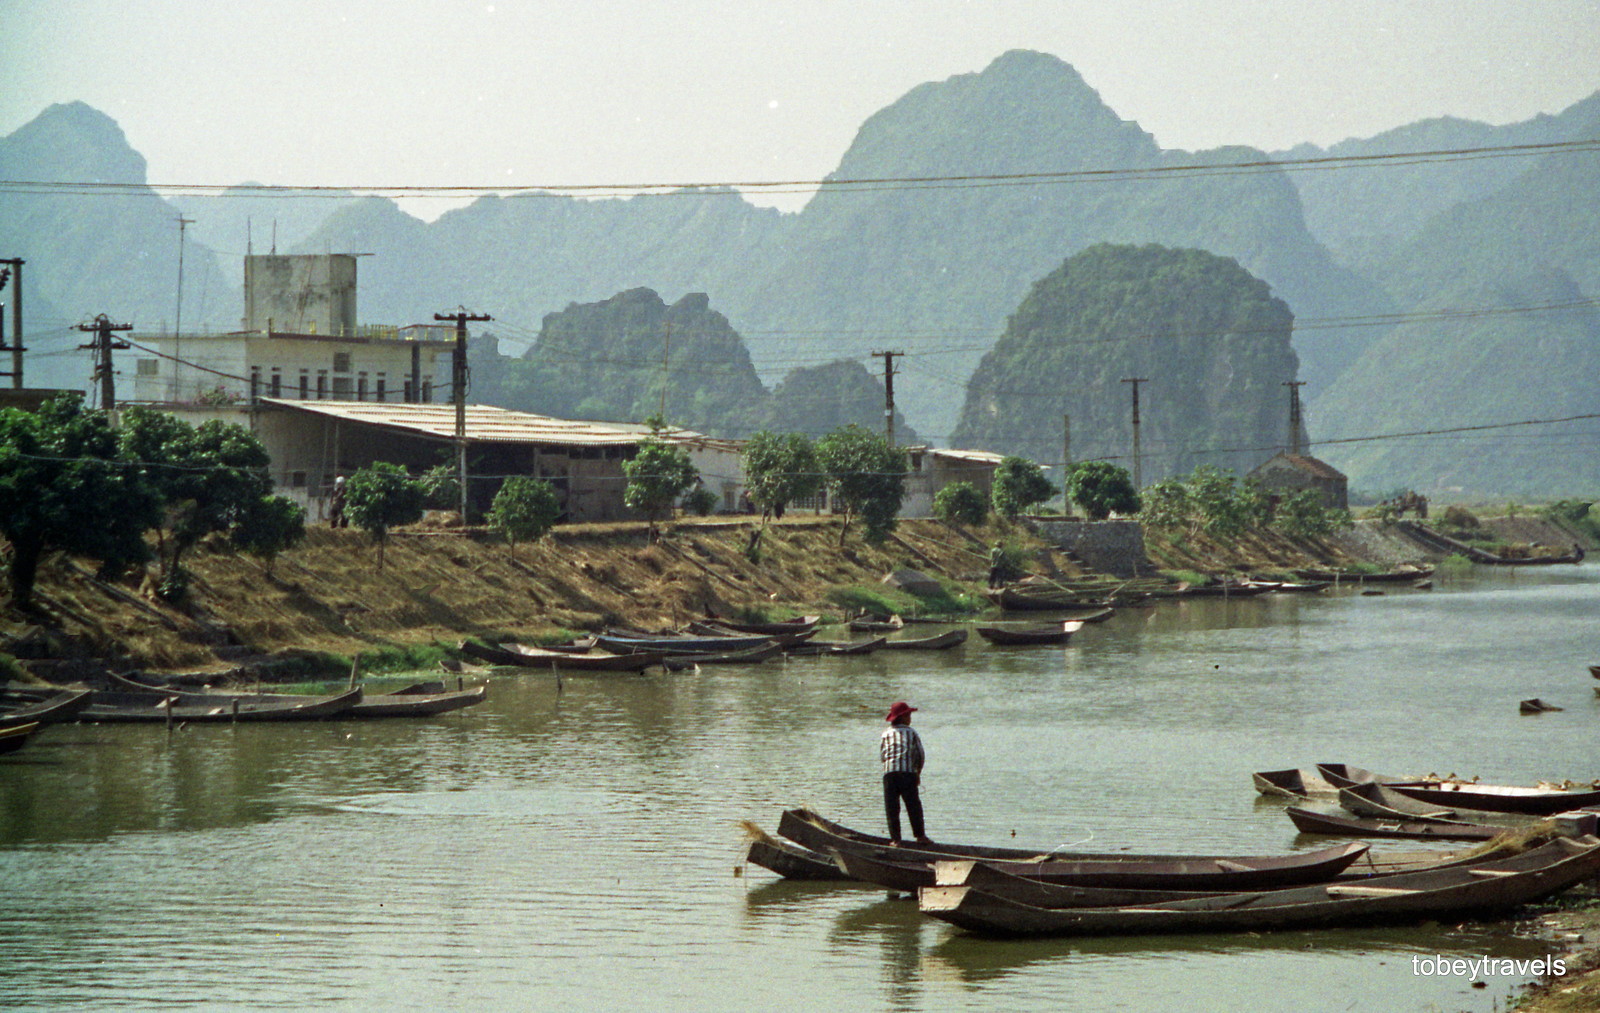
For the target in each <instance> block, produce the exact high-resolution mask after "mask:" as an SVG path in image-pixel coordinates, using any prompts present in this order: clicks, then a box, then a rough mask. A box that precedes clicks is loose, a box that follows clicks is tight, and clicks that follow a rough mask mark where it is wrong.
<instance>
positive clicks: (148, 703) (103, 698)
mask: <svg viewBox="0 0 1600 1013" xmlns="http://www.w3.org/2000/svg"><path fill="white" fill-rule="evenodd" d="M178 696H179V695H178V694H175V693H170V692H164V691H154V690H152V691H149V692H135V691H131V690H112V691H109V692H100V691H98V690H97V691H96V692H95V695H94V700H93V701H92V702H91V703H90V704H89V706H88V707H85V708H84V709H83V710H82V711H80V712H78V720H79V721H83V722H170V723H172V724H181V723H195V722H208V723H219V722H231V721H320V720H323V719H326V718H331V717H337V716H339V715H340V714H343V713H344V712H345V711H347V710H349V709H350V708H352V707H354V706H355V705H356V704H357V703H358V702H359V701H360V700H361V688H360V687H359V686H358V687H356V688H354V689H350V690H346V691H345V692H343V693H335V694H333V695H331V696H320V697H306V698H301V699H299V700H296V701H295V702H292V703H280V702H272V701H262V702H254V703H252V702H250V701H246V700H238V699H235V698H232V697H225V698H217V699H215V700H214V701H212V702H205V703H199V704H183V703H180V702H177V701H178Z"/></svg>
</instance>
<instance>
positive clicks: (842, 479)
mask: <svg viewBox="0 0 1600 1013" xmlns="http://www.w3.org/2000/svg"><path fill="white" fill-rule="evenodd" d="M817 459H818V460H819V461H821V463H822V468H823V470H824V471H826V472H827V474H828V485H829V487H830V488H831V489H832V490H833V502H834V505H835V506H836V507H838V506H842V507H844V527H842V528H840V530H839V544H840V545H843V544H844V536H845V532H846V531H848V530H849V529H850V521H851V518H852V517H854V516H855V515H857V514H859V515H860V516H861V520H862V523H863V525H864V526H865V529H866V530H865V532H864V534H865V537H866V539H867V541H868V542H872V543H877V542H881V541H883V540H884V538H886V537H887V536H888V534H889V532H891V531H893V530H894V525H895V515H896V514H897V513H899V512H900V504H901V502H902V501H903V500H904V499H905V496H906V455H905V452H904V451H902V450H898V449H896V448H894V447H891V446H889V441H888V440H886V439H885V438H884V437H882V436H879V435H878V434H877V433H873V432H869V431H867V430H865V429H862V428H861V427H860V426H857V425H848V426H840V427H839V428H838V429H835V430H833V431H832V432H831V433H828V434H827V435H826V436H824V437H822V439H820V440H818V441H817Z"/></svg>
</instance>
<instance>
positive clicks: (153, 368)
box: [139, 359, 161, 376]
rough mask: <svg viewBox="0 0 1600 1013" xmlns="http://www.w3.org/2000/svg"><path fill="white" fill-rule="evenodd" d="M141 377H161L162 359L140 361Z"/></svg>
mask: <svg viewBox="0 0 1600 1013" xmlns="http://www.w3.org/2000/svg"><path fill="white" fill-rule="evenodd" d="M139 375H140V376H159V375H161V360H160V359H140V360H139Z"/></svg>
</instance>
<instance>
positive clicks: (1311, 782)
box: [1250, 767, 1336, 798]
mask: <svg viewBox="0 0 1600 1013" xmlns="http://www.w3.org/2000/svg"><path fill="white" fill-rule="evenodd" d="M1250 781H1251V783H1253V784H1254V785H1255V787H1256V791H1258V792H1260V793H1261V794H1263V795H1271V796H1275V797H1278V798H1307V797H1309V796H1310V795H1312V794H1313V793H1315V794H1318V795H1331V794H1333V793H1334V791H1335V790H1336V789H1335V788H1334V787H1333V785H1331V784H1329V783H1328V782H1327V781H1326V780H1324V779H1323V778H1320V777H1318V776H1316V775H1315V774H1313V773H1311V772H1310V771H1306V770H1301V769H1300V768H1298V767H1290V768H1288V769H1287V770H1258V771H1256V772H1255V773H1253V774H1251V775H1250Z"/></svg>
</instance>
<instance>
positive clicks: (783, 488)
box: [744, 429, 824, 524]
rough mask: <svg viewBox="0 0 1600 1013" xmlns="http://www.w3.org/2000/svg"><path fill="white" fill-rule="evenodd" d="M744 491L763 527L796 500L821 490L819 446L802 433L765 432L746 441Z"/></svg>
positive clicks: (821, 477) (813, 494)
mask: <svg viewBox="0 0 1600 1013" xmlns="http://www.w3.org/2000/svg"><path fill="white" fill-rule="evenodd" d="M744 476H745V489H746V491H748V492H749V493H750V501H751V502H752V503H754V504H755V505H756V506H757V507H759V508H760V510H761V523H763V524H765V523H766V522H767V518H768V517H770V516H772V515H773V514H774V513H781V512H782V511H783V508H784V507H786V506H788V505H789V504H790V503H793V502H794V501H795V500H797V499H803V498H805V497H807V496H815V495H816V494H817V490H819V489H821V488H822V483H823V480H824V476H823V474H822V464H821V462H820V461H818V459H817V446H816V444H814V443H812V442H811V440H809V439H808V438H807V437H806V436H805V435H804V434H803V433H788V434H786V435H783V436H779V435H777V434H776V433H771V432H768V431H766V430H764V429H763V430H762V431H760V432H758V433H756V434H755V435H754V436H752V437H750V439H749V440H747V441H745V445H744Z"/></svg>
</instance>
